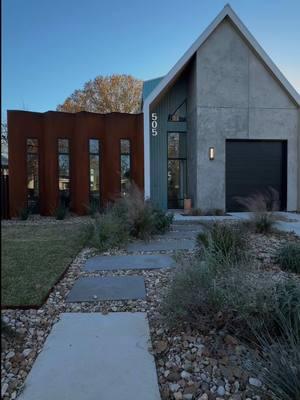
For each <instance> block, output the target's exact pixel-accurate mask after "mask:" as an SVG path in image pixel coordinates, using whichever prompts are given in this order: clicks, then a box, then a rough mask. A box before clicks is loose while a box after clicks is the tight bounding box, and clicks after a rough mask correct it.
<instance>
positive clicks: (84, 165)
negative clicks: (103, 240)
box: [8, 111, 144, 217]
mask: <svg viewBox="0 0 300 400" xmlns="http://www.w3.org/2000/svg"><path fill="white" fill-rule="evenodd" d="M8 131H9V175H10V182H9V183H10V184H9V198H10V214H11V216H12V217H14V216H17V215H18V212H19V211H20V209H22V208H23V207H26V205H27V193H28V192H27V161H26V160H27V159H26V139H27V138H37V139H38V140H39V176H40V212H41V214H42V215H51V214H53V212H54V210H55V208H56V207H57V205H58V201H59V190H58V155H57V140H58V138H68V139H69V140H70V192H71V210H72V211H74V212H75V213H78V214H85V213H86V212H87V207H88V205H89V151H88V139H100V140H101V147H102V151H101V166H100V167H101V174H100V178H101V180H100V190H101V198H102V201H103V204H104V205H106V204H107V203H108V202H109V201H111V200H113V199H115V198H116V197H118V196H119V195H120V139H130V141H131V177H132V180H133V181H134V182H135V183H136V184H137V185H138V186H139V187H140V189H143V184H144V182H143V181H144V179H143V176H144V175H143V174H144V172H143V165H144V157H143V115H142V114H121V113H111V114H104V115H101V114H95V113H87V112H80V113H77V114H70V113H63V112H52V111H49V112H46V113H44V114H43V113H34V112H26V111H8Z"/></svg>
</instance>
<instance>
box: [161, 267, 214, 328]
mask: <svg viewBox="0 0 300 400" xmlns="http://www.w3.org/2000/svg"><path fill="white" fill-rule="evenodd" d="M214 281H215V274H214V272H213V271H212V269H211V268H209V267H208V265H207V264H206V263H205V262H201V263H200V264H198V263H196V262H192V263H183V264H181V265H180V266H179V267H178V268H177V270H176V271H175V273H174V275H173V277H172V279H171V281H170V283H169V286H168V288H167V291H166V294H165V296H164V298H163V302H162V306H161V311H162V314H163V316H164V317H165V319H166V321H167V323H168V324H169V326H171V327H174V326H176V325H182V324H188V325H192V326H196V327H202V328H204V327H205V326H206V325H207V324H208V325H211V323H212V320H211V315H214V313H215V307H214V303H215V302H214V299H215V298H216V296H215V295H214V291H215V285H214ZM206 319H207V320H206Z"/></svg>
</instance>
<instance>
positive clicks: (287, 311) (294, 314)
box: [253, 281, 300, 400]
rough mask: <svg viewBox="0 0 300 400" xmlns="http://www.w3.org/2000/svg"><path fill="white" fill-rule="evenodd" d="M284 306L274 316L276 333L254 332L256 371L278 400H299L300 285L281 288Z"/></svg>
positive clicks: (284, 285) (292, 282)
mask: <svg viewBox="0 0 300 400" xmlns="http://www.w3.org/2000/svg"><path fill="white" fill-rule="evenodd" d="M280 291H282V295H283V297H282V299H281V301H282V302H279V307H278V308H277V310H276V313H275V316H274V322H275V323H276V327H277V330H276V332H275V333H274V329H270V328H269V327H263V328H262V329H261V330H254V334H255V336H256V340H257V342H258V343H259V345H260V346H259V350H260V351H259V357H258V359H257V363H254V365H253V369H254V371H255V372H256V373H257V371H259V373H260V377H261V379H262V382H263V383H264V385H266V386H267V387H268V389H269V391H270V392H271V394H272V399H276V400H299V399H300V285H299V283H296V282H295V281H288V282H286V283H284V284H281V288H280V290H279V292H280Z"/></svg>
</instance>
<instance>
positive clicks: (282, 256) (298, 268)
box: [275, 243, 300, 274]
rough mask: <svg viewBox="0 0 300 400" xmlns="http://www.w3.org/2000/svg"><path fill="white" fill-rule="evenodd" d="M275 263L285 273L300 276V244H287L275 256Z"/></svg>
mask: <svg viewBox="0 0 300 400" xmlns="http://www.w3.org/2000/svg"><path fill="white" fill-rule="evenodd" d="M275 263H277V264H278V265H279V266H280V268H282V269H283V270H285V271H290V272H295V273H297V274H300V243H287V244H286V245H284V246H283V247H281V248H280V249H279V250H278V251H277V253H276V255H275Z"/></svg>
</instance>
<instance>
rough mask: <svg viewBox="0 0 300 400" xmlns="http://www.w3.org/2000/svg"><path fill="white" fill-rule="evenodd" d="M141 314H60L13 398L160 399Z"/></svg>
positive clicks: (144, 320) (24, 399)
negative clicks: (23, 384)
mask: <svg viewBox="0 0 300 400" xmlns="http://www.w3.org/2000/svg"><path fill="white" fill-rule="evenodd" d="M149 343H150V336H149V327H148V322H147V319H146V313H129V312H126V313H121V312H120V313H119V312H118V313H111V314H108V315H102V314H99V313H64V314H61V319H60V321H59V322H58V323H57V324H55V325H54V327H53V328H52V331H51V332H50V334H49V336H48V338H47V340H46V342H45V345H44V348H43V350H42V352H41V353H40V354H39V355H38V357H37V360H36V361H35V363H34V365H33V367H32V370H31V371H30V373H29V375H28V377H27V379H26V382H25V387H24V390H23V392H22V393H21V394H20V396H19V397H18V400H54V399H59V400H83V399H84V400H109V399H122V400H141V399H143V400H160V394H159V389H158V383H157V375H156V369H155V363H154V359H153V356H152V355H151V354H150V353H149V351H148V347H149Z"/></svg>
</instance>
